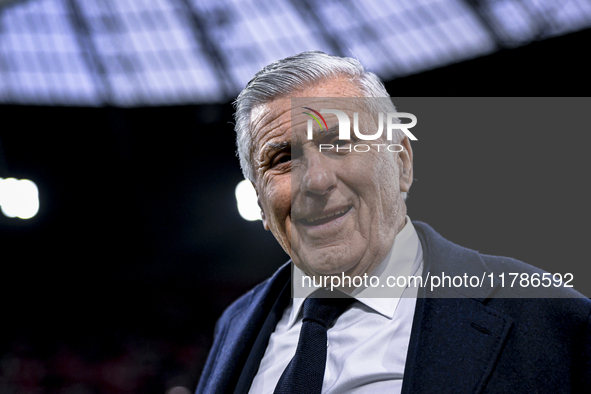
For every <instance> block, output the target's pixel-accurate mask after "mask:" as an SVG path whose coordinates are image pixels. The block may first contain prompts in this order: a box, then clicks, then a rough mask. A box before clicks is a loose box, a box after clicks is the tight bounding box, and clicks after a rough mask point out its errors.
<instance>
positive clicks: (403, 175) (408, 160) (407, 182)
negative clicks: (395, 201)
mask: <svg viewBox="0 0 591 394" xmlns="http://www.w3.org/2000/svg"><path fill="white" fill-rule="evenodd" d="M400 145H402V146H403V147H404V149H403V150H402V151H400V152H399V153H398V168H399V169H400V191H401V192H408V191H409V190H410V186H411V185H412V179H413V166H412V148H411V146H410V141H409V140H408V137H404V139H403V140H402V141H400Z"/></svg>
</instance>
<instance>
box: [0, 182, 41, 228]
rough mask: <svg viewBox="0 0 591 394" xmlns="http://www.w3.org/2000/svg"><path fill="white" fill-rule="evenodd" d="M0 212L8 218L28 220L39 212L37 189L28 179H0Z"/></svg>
mask: <svg viewBox="0 0 591 394" xmlns="http://www.w3.org/2000/svg"><path fill="white" fill-rule="evenodd" d="M0 210H1V211H2V213H3V214H4V215H5V216H7V217H9V218H14V217H17V218H20V219H30V218H32V217H33V216H35V215H36V214H37V212H39V189H37V185H35V183H34V182H32V181H30V180H28V179H20V180H18V179H15V178H6V179H2V178H0Z"/></svg>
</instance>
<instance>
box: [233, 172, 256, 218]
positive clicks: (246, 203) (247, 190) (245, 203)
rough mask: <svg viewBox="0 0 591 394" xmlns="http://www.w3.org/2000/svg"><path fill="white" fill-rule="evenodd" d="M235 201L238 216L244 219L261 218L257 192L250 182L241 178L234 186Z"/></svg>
mask: <svg viewBox="0 0 591 394" xmlns="http://www.w3.org/2000/svg"><path fill="white" fill-rule="evenodd" d="M236 202H237V204H238V212H240V216H242V218H243V219H246V220H261V209H260V208H259V205H258V204H257V193H256V191H255V190H254V187H253V186H252V184H251V183H250V182H249V181H247V180H243V181H242V182H240V183H239V184H238V186H236Z"/></svg>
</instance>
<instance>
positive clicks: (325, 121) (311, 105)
mask: <svg viewBox="0 0 591 394" xmlns="http://www.w3.org/2000/svg"><path fill="white" fill-rule="evenodd" d="M370 101H371V100H370ZM370 101H369V102H368V98H366V97H294V98H292V99H291V103H290V104H291V132H292V139H293V141H292V143H294V144H296V143H300V142H303V141H305V140H307V139H309V138H308V133H309V131H310V127H311V128H312V129H313V130H314V132H315V133H316V132H317V131H320V132H321V133H322V132H328V131H332V132H334V131H335V130H337V131H338V127H339V125H340V122H341V121H343V120H344V121H345V122H350V123H349V124H350V125H352V124H353V122H354V121H355V118H356V117H357V118H358V123H359V124H362V125H369V124H370V123H371V121H372V120H373V119H374V118H375V116H373V115H374V112H375V108H377V106H375V105H372V103H371V102H370ZM368 122H370V123H368Z"/></svg>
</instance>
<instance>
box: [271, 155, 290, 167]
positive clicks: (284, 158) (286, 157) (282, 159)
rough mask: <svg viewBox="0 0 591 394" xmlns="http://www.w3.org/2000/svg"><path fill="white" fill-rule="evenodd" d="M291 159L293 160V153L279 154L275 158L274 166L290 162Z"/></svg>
mask: <svg viewBox="0 0 591 394" xmlns="http://www.w3.org/2000/svg"><path fill="white" fill-rule="evenodd" d="M290 161H291V154H290V153H285V154H282V155H280V156H277V157H276V158H275V160H273V166H276V165H279V164H284V163H289V162H290Z"/></svg>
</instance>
